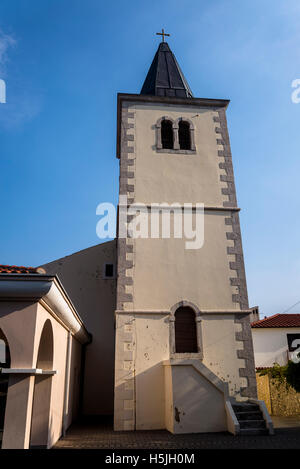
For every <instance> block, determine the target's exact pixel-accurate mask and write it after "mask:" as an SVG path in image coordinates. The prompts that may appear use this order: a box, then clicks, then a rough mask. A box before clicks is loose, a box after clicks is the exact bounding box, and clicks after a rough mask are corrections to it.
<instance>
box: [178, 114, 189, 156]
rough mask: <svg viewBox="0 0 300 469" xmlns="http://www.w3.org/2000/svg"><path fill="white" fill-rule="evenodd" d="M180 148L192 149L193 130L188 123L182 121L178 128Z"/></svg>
mask: <svg viewBox="0 0 300 469" xmlns="http://www.w3.org/2000/svg"><path fill="white" fill-rule="evenodd" d="M178 137H179V146H180V149H181V150H190V149H191V129H190V124H189V123H188V122H186V121H180V122H179V127H178Z"/></svg>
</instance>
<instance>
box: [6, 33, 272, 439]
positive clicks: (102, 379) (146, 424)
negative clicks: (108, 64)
mask: <svg viewBox="0 0 300 469" xmlns="http://www.w3.org/2000/svg"><path fill="white" fill-rule="evenodd" d="M228 104H229V101H228V100H221V99H205V98H196V97H194V96H193V94H192V91H191V89H190V87H189V85H188V83H187V80H186V79H185V77H184V75H183V73H182V71H181V69H180V67H179V65H178V62H177V60H176V58H175V56H174V55H173V53H172V52H171V50H170V48H169V46H168V44H167V43H165V42H162V43H161V44H160V45H159V48H158V50H157V53H156V55H155V57H154V60H153V62H152V65H151V67H150V69H149V72H148V75H147V77H146V80H145V83H144V85H143V87H142V90H141V93H140V94H119V95H118V109H117V116H118V117H117V157H118V158H119V160H120V180H119V181H120V184H119V207H118V208H119V217H118V230H117V237H116V239H115V240H113V241H110V242H107V243H102V244H100V245H98V246H94V247H91V248H88V249H85V250H83V251H80V252H77V253H74V254H72V255H70V256H67V257H64V258H62V259H57V260H55V261H53V262H50V263H48V264H45V265H43V266H42V269H43V270H42V271H36V270H34V272H30V271H29V272H23V271H20V272H18V274H17V277H16V276H15V275H16V273H13V271H9V272H7V271H5V270H4V271H3V273H2V274H1V272H0V357H1V353H2V355H3V356H5V357H9V355H8V354H5V353H4V352H3V350H4V349H5V350H6V348H7V349H8V348H9V349H10V352H11V354H10V358H11V360H10V359H9V360H6V358H5V360H6V362H5V363H4V365H3V368H6V369H7V370H8V369H9V370H10V371H5V370H4V372H3V370H2V373H1V380H2V381H1V382H2V384H1V386H3V387H5V386H6V388H5V389H6V394H5V396H6V406H5V405H4V406H3V405H2V406H1V409H2V410H3V412H2V413H3V419H2V420H3V422H4V433H3V446H4V447H16V448H17V447H18V448H22V447H23V448H28V447H32V446H47V447H50V446H52V445H53V444H54V443H55V441H57V439H58V438H59V437H60V436H61V435H62V434H64V432H65V431H66V429H67V428H68V426H69V425H70V423H71V422H72V421H73V420H74V418H75V417H76V416H77V415H78V413H80V414H81V415H84V416H89V415H98V416H103V415H113V416H114V428H115V430H151V429H168V430H169V431H170V432H173V433H192V432H216V431H226V430H229V431H230V432H231V433H238V432H239V431H240V428H243V430H244V431H245V430H246V429H245V427H243V426H240V423H239V422H238V420H237V418H236V415H235V412H234V406H237V407H236V409H238V404H239V405H242V404H243V403H245V402H248V401H249V400H251V402H252V403H253V402H256V401H255V399H256V397H257V392H256V379H255V366H254V354H253V344H252V336H251V327H250V316H251V314H252V313H253V310H252V309H250V308H249V305H248V296H247V285H246V277H245V269H244V259H243V249H242V241H241V232H240V223H239V210H240V209H239V207H238V205H237V199H236V190H235V184H234V176H233V166H232V157H231V150H230V142H229V135H228V128H227V121H226V109H227V107H228ZM154 205H155V207H154ZM170 206H172V207H171V209H170ZM150 209H151V210H150ZM185 214H187V215H189V218H188V217H187V219H189V220H190V225H189V226H187V222H186V220H187V219H186V218H185ZM165 215H166V217H165ZM167 222H169V225H168V223H167ZM195 227H196V228H195ZM142 228H143V229H142ZM41 272H43V273H41ZM62 285H63V286H64V287H62ZM38 286H39V288H37V287H38ZM21 287H22V288H23V289H22V288H21ZM46 287H49V288H48V289H47V288H46ZM20 288H21V290H20ZM54 290H55V291H56V294H55V297H53V291H54ZM22 301H23V302H24V301H25V303H24V304H23V303H22ZM77 311H78V312H79V314H80V317H79V315H78V314H77ZM24 318H28V321H27V320H26V327H29V326H30V333H28V334H27V335H26V337H25V336H22V327H23V321H24ZM49 321H50V323H49ZM46 324H47V329H46V333H45V334H46V336H47V340H46V342H45V343H44V342H43V341H42V342H41V338H43V333H42V331H43V328H44V327H46ZM87 331H88V332H89V333H88V332H87ZM1 341H2V342H1ZM20 343H23V345H22V347H21V348H20ZM41 343H43V344H44V345H42V346H41V347H42V348H41V350H42V352H41V353H42V356H43V354H44V353H45V354H46V355H47V353H48V355H49V356H48V358H47V360H46V361H45V360H44V361H43V360H42V361H41V360H39V350H40V344H41ZM1 344H2V352H1ZM47 344H48V345H47ZM3 347H4V349H3ZM24 351H26V353H25V354H23V355H24V357H25V356H26V357H27V359H26V363H25V362H24V360H23V358H22V355H21V354H22V353H23V352H24ZM46 352H47V353H46ZM46 355H45V356H46ZM49 357H50V358H49ZM51 357H52V358H51ZM10 361H11V363H10ZM18 370H19V371H18ZM56 372H57V373H56ZM9 373H10V376H9V380H8V379H7V378H5V376H8V375H9ZM37 375H41V376H42V377H41V376H37ZM19 376H21V378H20V377H19ZM3 377H4V378H3ZM47 380H48V381H47ZM40 381H41V383H40ZM46 381H47V383H46ZM9 383H11V386H10V384H9ZM44 386H45V389H46V391H45V390H44V391H45V393H46V395H47V403H48V404H47V408H45V409H43V412H42V415H43V419H42V421H40V420H39V418H38V417H35V416H36V415H39V413H38V412H37V413H34V405H35V404H34V403H35V402H36V403H39V405H40V406H42V404H43V402H42V400H41V398H40V396H41V392H43V389H44ZM14 389H17V390H18V393H17V394H16V393H14ZM35 389H38V390H40V392H39V394H38V397H37V398H35V397H34V396H35ZM19 390H20V392H19ZM257 405H258V404H257ZM5 407H6V408H5ZM252 407H253V404H252ZM20 408H21V409H22V412H20V411H19V409H20ZM15 409H17V411H16V410H15ZM262 409H263V407H262ZM262 412H265V410H262ZM264 415H265V416H266V418H267V414H266V413H265V414H264ZM0 417H1V415H0ZM244 423H245V422H244ZM16 426H17V427H18V439H15V440H14V441H13V437H12V435H13V432H14V428H16ZM41 429H42V431H41ZM254 430H255V429H253V428H251V432H253V431H254Z"/></svg>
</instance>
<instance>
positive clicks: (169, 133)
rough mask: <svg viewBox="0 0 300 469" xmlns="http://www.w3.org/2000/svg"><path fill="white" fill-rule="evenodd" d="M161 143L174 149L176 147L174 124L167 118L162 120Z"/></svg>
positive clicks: (163, 146)
mask: <svg viewBox="0 0 300 469" xmlns="http://www.w3.org/2000/svg"><path fill="white" fill-rule="evenodd" d="M161 144H162V148H168V149H173V147H174V135H173V124H172V122H171V121H169V120H166V119H164V120H163V121H162V122H161Z"/></svg>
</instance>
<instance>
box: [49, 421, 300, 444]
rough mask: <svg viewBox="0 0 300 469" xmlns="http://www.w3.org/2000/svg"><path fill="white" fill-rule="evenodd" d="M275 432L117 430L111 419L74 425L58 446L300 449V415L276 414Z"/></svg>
mask: <svg viewBox="0 0 300 469" xmlns="http://www.w3.org/2000/svg"><path fill="white" fill-rule="evenodd" d="M273 422H274V426H275V429H276V430H275V435H273V436H269V435H266V436H264V435H262V436H233V435H230V434H229V433H205V434H203V433H202V434H189V435H172V434H171V433H169V432H168V431H164V430H156V431H136V432H114V431H113V429H112V423H111V422H110V421H107V422H103V421H89V422H88V421H86V422H81V423H77V424H74V425H72V427H71V428H70V429H69V430H68V432H67V435H66V437H65V438H62V439H61V440H59V441H58V442H57V443H56V445H55V447H54V448H55V449H100V448H106V449H300V416H298V417H297V416H296V417H283V418H281V417H275V418H274V419H273Z"/></svg>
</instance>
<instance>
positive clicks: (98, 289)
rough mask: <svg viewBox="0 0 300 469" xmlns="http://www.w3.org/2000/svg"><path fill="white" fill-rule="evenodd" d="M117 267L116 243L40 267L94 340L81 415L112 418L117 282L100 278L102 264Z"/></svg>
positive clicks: (89, 346)
mask: <svg viewBox="0 0 300 469" xmlns="http://www.w3.org/2000/svg"><path fill="white" fill-rule="evenodd" d="M106 262H107V263H110V262H111V263H113V264H114V265H115V264H116V244H115V241H110V242H107V243H103V244H99V245H97V246H93V247H91V248H88V249H84V250H83V251H79V252H76V253H74V254H71V255H70V256H66V257H64V258H62V259H58V260H56V261H53V262H51V263H49V264H45V265H43V266H42V267H43V268H44V269H45V270H46V272H47V273H51V274H54V273H56V274H57V275H58V276H59V278H60V280H61V281H62V284H63V285H64V287H65V289H66V291H67V293H68V295H69V296H70V298H71V300H72V302H73V304H74V306H75V308H76V309H77V311H80V314H81V315H82V319H83V321H84V324H85V325H86V328H87V329H88V330H89V331H91V333H92V336H93V340H92V343H91V344H89V345H88V346H87V348H86V360H85V375H84V394H83V413H84V414H85V415H112V414H113V395H114V344H115V330H114V312H115V299H116V287H115V285H116V279H115V278H112V279H104V278H103V266H104V264H105V263H106Z"/></svg>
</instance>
